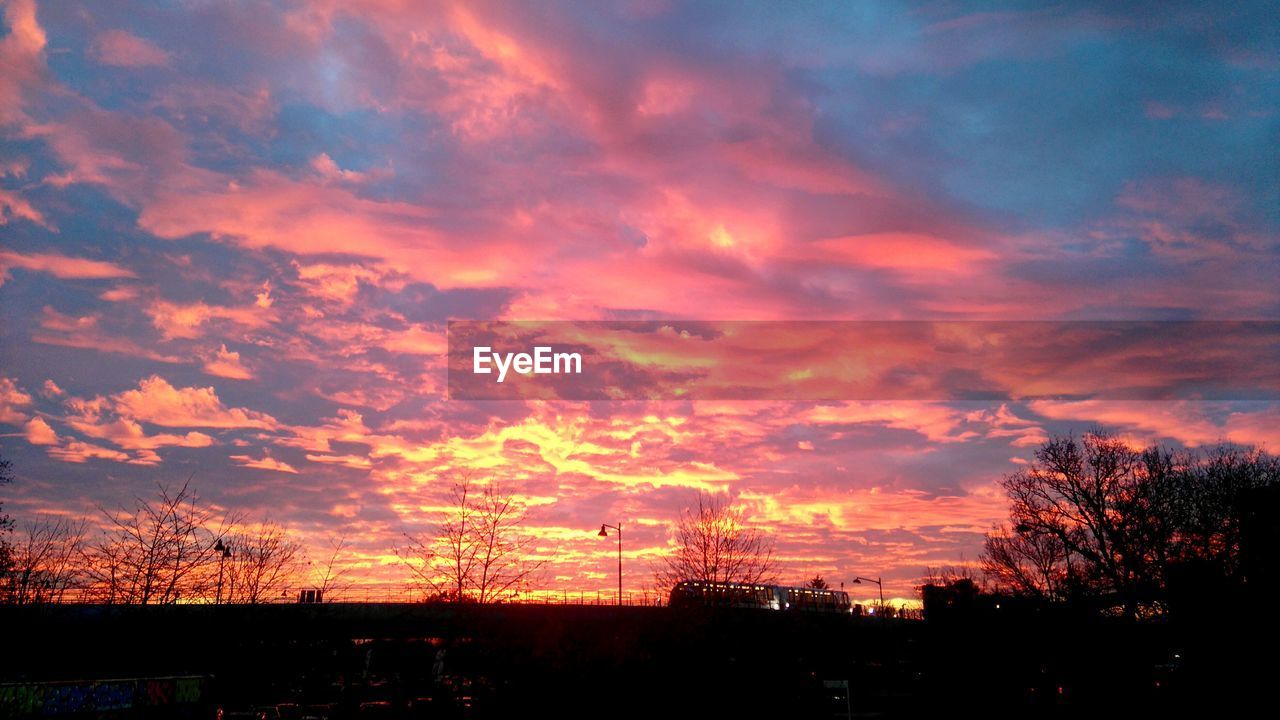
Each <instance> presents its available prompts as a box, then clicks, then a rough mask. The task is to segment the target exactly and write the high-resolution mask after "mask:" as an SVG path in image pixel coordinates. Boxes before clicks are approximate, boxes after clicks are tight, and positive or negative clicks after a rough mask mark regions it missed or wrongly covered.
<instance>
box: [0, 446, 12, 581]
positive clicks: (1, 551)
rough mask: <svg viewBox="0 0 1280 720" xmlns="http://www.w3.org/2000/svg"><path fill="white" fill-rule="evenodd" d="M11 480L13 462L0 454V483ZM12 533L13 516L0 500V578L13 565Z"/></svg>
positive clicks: (5, 574) (3, 483) (5, 483)
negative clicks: (7, 511) (5, 509)
mask: <svg viewBox="0 0 1280 720" xmlns="http://www.w3.org/2000/svg"><path fill="white" fill-rule="evenodd" d="M11 482H13V464H12V463H10V462H9V460H8V458H5V457H4V456H0V485H8V484H9V483H11ZM12 533H13V518H11V517H9V516H8V515H6V514H5V512H4V501H2V500H0V579H3V578H5V577H7V576H8V574H9V572H10V570H11V569H12V567H13V545H12V543H10V542H9V536H10V535H11V534H12Z"/></svg>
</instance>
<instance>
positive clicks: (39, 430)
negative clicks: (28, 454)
mask: <svg viewBox="0 0 1280 720" xmlns="http://www.w3.org/2000/svg"><path fill="white" fill-rule="evenodd" d="M25 433H26V435H25V436H26V438H27V442H29V443H31V444H32V445H57V444H58V443H59V442H61V441H60V440H59V439H58V433H56V432H54V430H53V428H52V427H50V426H49V423H47V422H45V420H44V418H40V417H34V418H31V420H30V421H29V422H28V423H27V425H26V427H25Z"/></svg>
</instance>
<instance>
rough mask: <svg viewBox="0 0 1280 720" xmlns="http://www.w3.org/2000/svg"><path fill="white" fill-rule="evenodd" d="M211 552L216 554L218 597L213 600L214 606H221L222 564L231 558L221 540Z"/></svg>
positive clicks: (228, 549)
mask: <svg viewBox="0 0 1280 720" xmlns="http://www.w3.org/2000/svg"><path fill="white" fill-rule="evenodd" d="M213 551H214V552H216V553H218V597H217V598H216V599H214V601H213V604H214V605H221V604H222V564H223V563H225V562H226V560H227V558H229V557H231V548H229V547H227V546H226V545H224V544H222V538H218V542H217V543H216V544H215V545H214V546H213Z"/></svg>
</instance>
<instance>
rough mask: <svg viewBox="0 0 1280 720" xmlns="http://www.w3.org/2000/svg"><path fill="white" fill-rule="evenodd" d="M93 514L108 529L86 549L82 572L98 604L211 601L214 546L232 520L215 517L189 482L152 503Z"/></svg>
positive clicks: (166, 490)
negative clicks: (102, 516)
mask: <svg viewBox="0 0 1280 720" xmlns="http://www.w3.org/2000/svg"><path fill="white" fill-rule="evenodd" d="M99 509H101V510H102V513H103V515H104V516H105V517H106V519H107V522H108V523H109V527H108V529H107V531H106V532H105V534H104V535H103V537H102V538H101V539H99V540H98V541H97V542H96V543H95V544H93V545H91V546H90V547H89V548H88V551H87V553H86V569H87V575H88V577H89V579H90V581H91V583H92V586H93V589H94V590H95V592H96V594H97V595H98V597H99V599H100V600H101V601H102V602H106V603H127V604H149V603H161V604H164V603H176V602H178V601H179V600H193V599H201V598H208V597H211V593H210V592H209V591H210V590H211V588H212V587H213V585H214V584H215V583H216V579H217V578H216V575H217V569H216V568H217V566H218V558H219V555H220V554H219V553H218V552H217V551H215V550H214V546H215V545H216V544H217V541H218V540H219V539H221V538H223V537H224V536H226V535H227V534H228V532H229V531H230V529H231V527H232V526H233V525H234V524H235V522H236V521H237V520H238V517H236V516H234V515H232V516H227V515H224V516H221V517H218V516H217V514H216V513H215V512H214V511H213V510H212V509H211V508H209V507H208V506H206V505H205V504H204V503H202V502H201V501H200V499H199V497H198V496H197V495H196V492H195V490H194V489H193V488H191V486H190V481H189V480H188V482H187V483H184V484H183V485H182V487H181V488H179V489H178V490H176V491H174V490H171V489H170V488H168V487H166V486H160V487H159V493H158V496H157V497H156V498H154V499H152V500H146V499H143V498H135V500H134V506H133V508H131V509H123V508H121V509H119V510H115V511H110V510H106V509H104V508H99Z"/></svg>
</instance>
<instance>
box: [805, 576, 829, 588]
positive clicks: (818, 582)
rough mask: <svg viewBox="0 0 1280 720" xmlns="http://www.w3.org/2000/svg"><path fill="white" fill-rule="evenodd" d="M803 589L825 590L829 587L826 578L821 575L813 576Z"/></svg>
mask: <svg viewBox="0 0 1280 720" xmlns="http://www.w3.org/2000/svg"><path fill="white" fill-rule="evenodd" d="M805 587H807V588H813V589H814V590H827V589H830V587H831V586H830V585H828V584H827V581H826V578H823V577H822V576H821V575H814V576H813V577H812V578H811V579H810V580H809V582H807V583H805Z"/></svg>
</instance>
